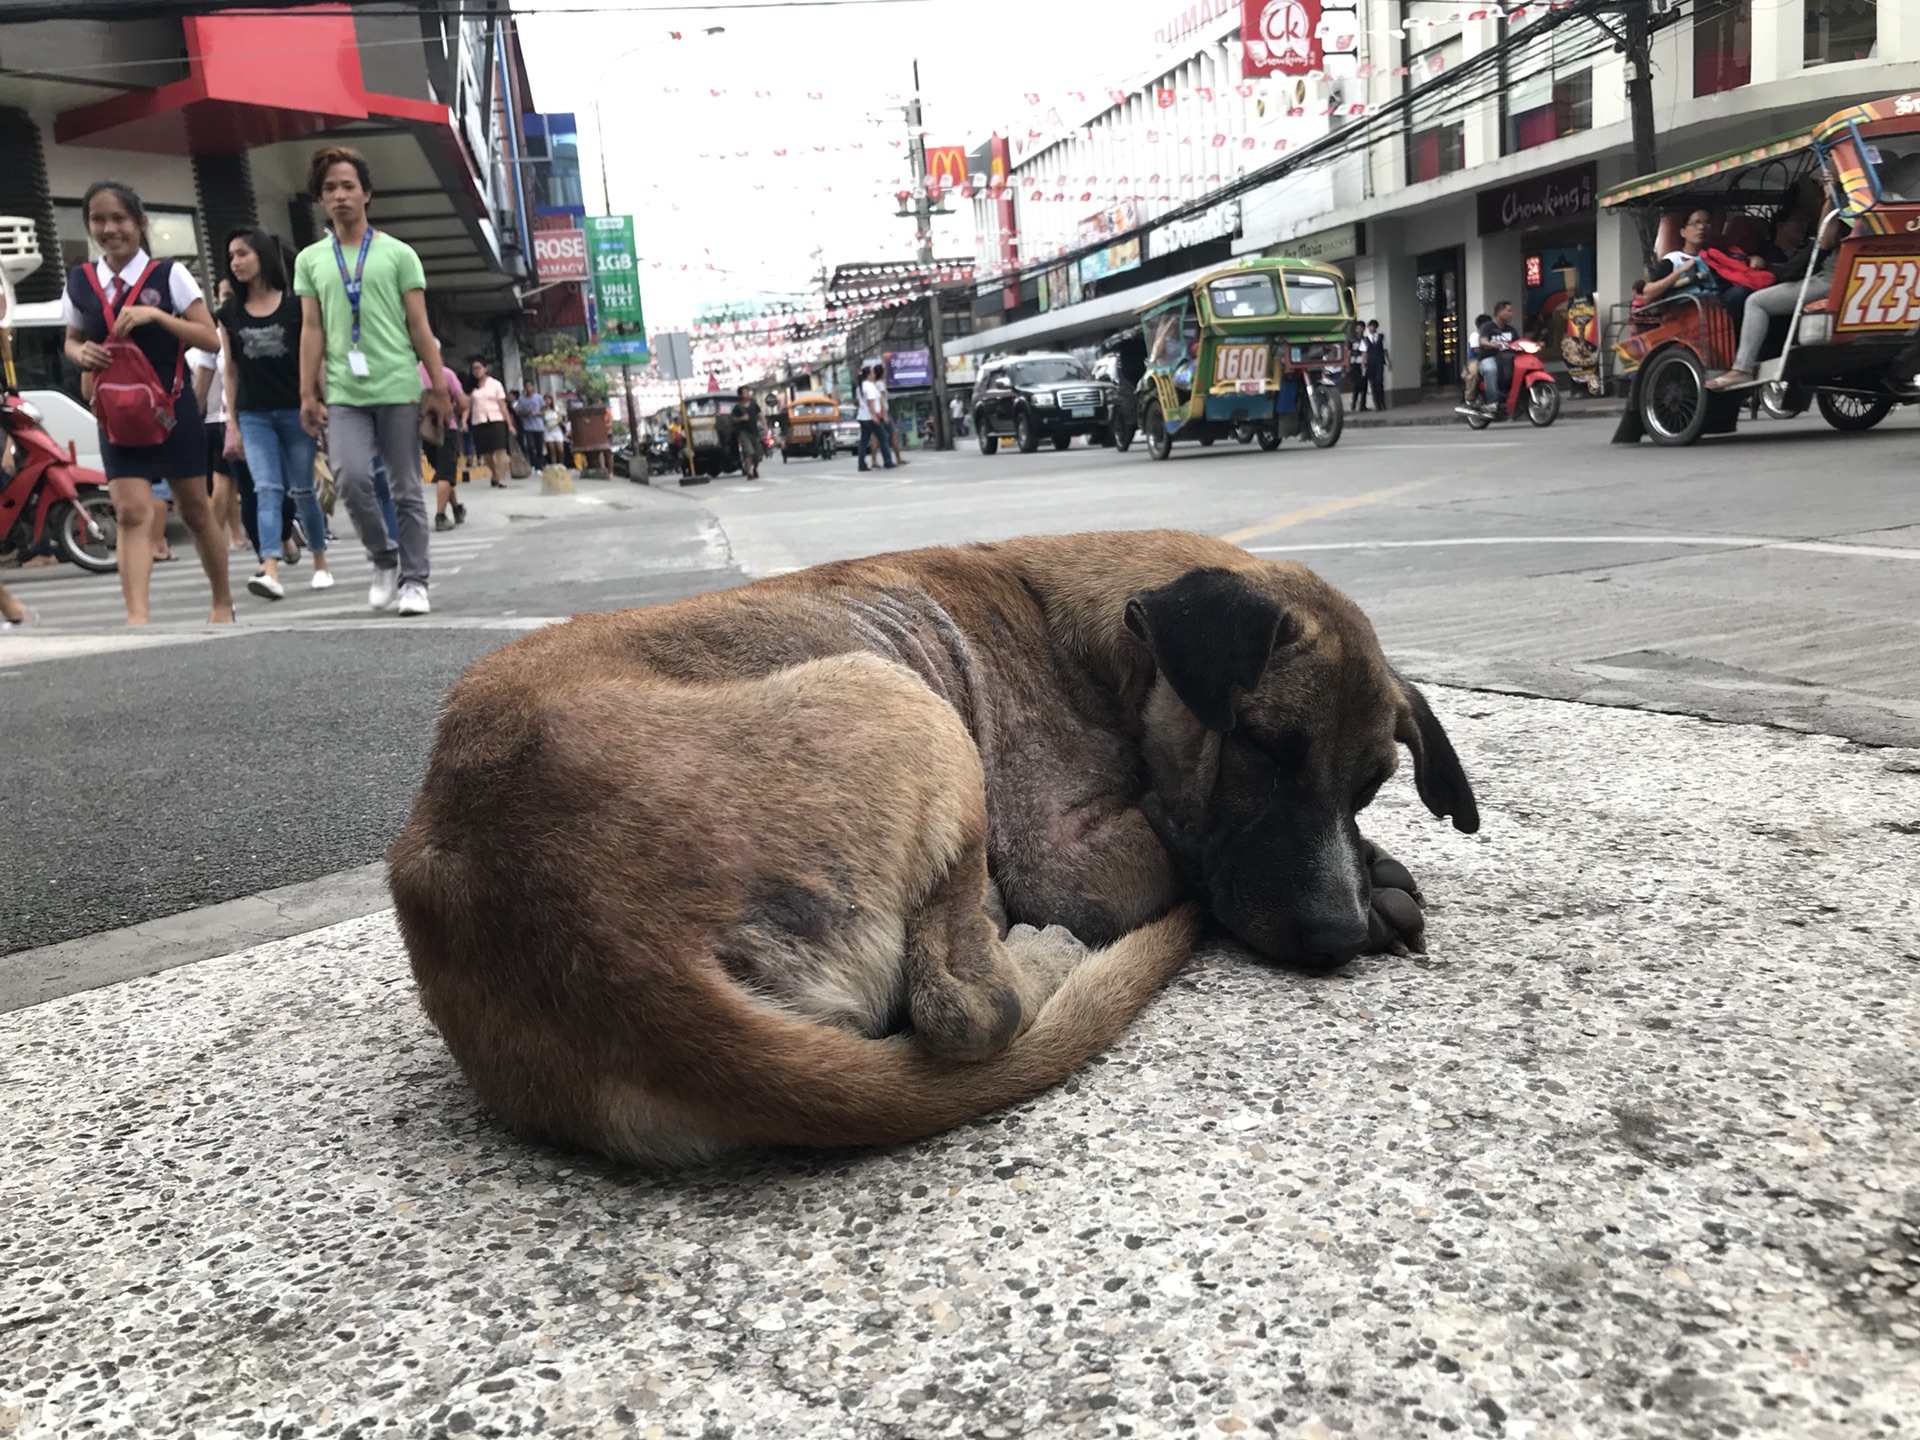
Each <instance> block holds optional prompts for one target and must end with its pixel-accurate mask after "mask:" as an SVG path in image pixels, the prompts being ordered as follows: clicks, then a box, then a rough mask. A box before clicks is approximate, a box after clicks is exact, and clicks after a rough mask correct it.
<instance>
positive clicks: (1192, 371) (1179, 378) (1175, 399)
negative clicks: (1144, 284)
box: [1137, 258, 1353, 460]
mask: <svg viewBox="0 0 1920 1440" xmlns="http://www.w3.org/2000/svg"><path fill="white" fill-rule="evenodd" d="M1137 313H1138V314H1139V316H1140V330H1141V335H1142V337H1143V339H1144V340H1145V341H1146V347H1147V371H1146V374H1145V375H1143V376H1142V377H1141V379H1140V383H1139V386H1138V387H1137V394H1138V400H1139V406H1138V408H1139V414H1140V434H1141V437H1142V438H1143V439H1144V440H1145V441H1146V444H1147V453H1148V454H1149V455H1151V456H1152V457H1153V458H1154V459H1156V460H1164V459H1166V458H1167V456H1168V455H1170V454H1172V453H1173V442H1174V441H1176V440H1197V441H1199V442H1200V444H1202V445H1211V444H1213V442H1214V441H1216V440H1220V439H1224V438H1228V437H1231V438H1233V439H1235V440H1237V441H1239V442H1240V443H1241V444H1242V445H1249V444H1252V443H1253V442H1254V441H1256V440H1257V441H1259V443H1260V448H1261V449H1262V450H1273V449H1276V448H1277V447H1278V446H1279V444H1280V442H1281V441H1282V440H1283V439H1285V438H1286V437H1287V436H1289V435H1300V434H1304V435H1306V436H1308V437H1309V438H1310V439H1311V440H1312V441H1313V443H1314V444H1315V445H1316V446H1318V447H1319V448H1321V449H1323V450H1324V449H1325V448H1326V447H1327V446H1329V445H1332V444H1334V443H1335V442H1337V441H1338V440H1339V439H1340V425H1341V419H1340V417H1341V410H1340V396H1339V391H1338V388H1337V387H1330V386H1328V385H1325V384H1323V383H1321V382H1322V377H1323V376H1324V375H1325V374H1326V373H1327V372H1328V370H1329V368H1332V369H1333V370H1334V372H1335V373H1338V372H1339V371H1340V370H1341V369H1343V368H1344V367H1345V365H1346V363H1347V327H1348V326H1349V325H1350V324H1351V323H1352V320H1353V296H1352V292H1351V291H1349V290H1348V288H1347V282H1346V277H1345V276H1343V275H1342V274H1341V273H1340V272H1339V271H1338V270H1335V269H1334V268H1332V267H1331V266H1328V265H1316V264H1314V263H1312V262H1311V261H1307V260H1288V259H1284V258H1282V259H1253V258H1250V259H1245V260H1238V261H1235V262H1234V263H1233V264H1231V265H1222V266H1221V267H1220V268H1219V269H1217V270H1209V271H1207V272H1206V273H1205V274H1203V275H1200V276H1199V277H1197V278H1196V279H1193V280H1191V281H1187V282H1185V283H1183V284H1182V285H1181V286H1180V287H1179V288H1178V289H1177V290H1172V291H1168V292H1166V293H1164V294H1162V295H1161V296H1159V297H1158V298H1156V299H1154V300H1153V301H1151V302H1149V303H1148V304H1147V305H1145V306H1143V307H1142V308H1141V309H1140V310H1139V311H1138V312H1137Z"/></svg>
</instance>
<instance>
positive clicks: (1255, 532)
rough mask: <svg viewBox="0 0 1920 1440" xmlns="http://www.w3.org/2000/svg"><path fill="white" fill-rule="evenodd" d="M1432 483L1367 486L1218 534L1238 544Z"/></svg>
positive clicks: (1373, 503)
mask: <svg viewBox="0 0 1920 1440" xmlns="http://www.w3.org/2000/svg"><path fill="white" fill-rule="evenodd" d="M1431 484H1433V481H1431V480H1410V481H1408V482H1407V483H1406V484H1405V485H1391V486H1389V487H1388V488H1386V489H1385V490H1369V491H1368V492H1367V493H1366V494H1364V495H1355V496H1353V497H1352V498H1351V499H1347V500H1328V501H1326V502H1325V503H1324V504H1321V505H1309V506H1307V508H1306V509H1304V510H1289V511H1288V512H1287V513H1286V514H1284V515H1276V516H1274V517H1273V519H1271V520H1262V521H1261V522H1260V523H1259V524H1258V525H1249V526H1247V528H1246V529H1244V530H1230V531H1228V532H1227V533H1226V534H1225V535H1222V536H1221V537H1220V538H1221V539H1222V540H1230V541H1232V542H1233V543H1234V544H1235V545H1238V544H1240V542H1241V541H1243V540H1253V539H1257V538H1258V537H1260V536H1262V535H1271V534H1272V533H1273V532H1274V531H1276V530H1285V529H1286V528H1287V527H1288V526H1290V525H1302V524H1305V523H1306V522H1307V521H1309V520H1318V519H1320V518H1321V517H1322V516H1323V515H1337V514H1339V513H1340V512H1341V511H1342V510H1352V509H1354V508H1355V507H1356V506H1360V505H1378V504H1380V503H1381V502H1382V501H1383V500H1391V499H1393V498H1394V496H1396V495H1405V494H1406V493H1407V492H1408V491H1410V490H1418V489H1420V488H1421V487H1423V486H1426V485H1431Z"/></svg>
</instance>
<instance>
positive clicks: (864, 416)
mask: <svg viewBox="0 0 1920 1440" xmlns="http://www.w3.org/2000/svg"><path fill="white" fill-rule="evenodd" d="M872 384H873V382H872V381H871V380H862V381H861V382H860V388H859V389H858V390H856V391H854V392H853V418H854V419H856V420H871V419H873V410H872V408H871V407H870V406H869V405H868V404H867V387H868V386H870V385H872Z"/></svg>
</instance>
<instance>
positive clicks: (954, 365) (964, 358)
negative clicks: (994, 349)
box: [946, 355, 980, 385]
mask: <svg viewBox="0 0 1920 1440" xmlns="http://www.w3.org/2000/svg"><path fill="white" fill-rule="evenodd" d="M946 361H947V383H948V384H949V385H971V384H973V382H974V381H975V380H977V379H979V378H980V357H979V356H978V355H949V356H947V357H946Z"/></svg>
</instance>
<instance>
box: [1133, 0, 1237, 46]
mask: <svg viewBox="0 0 1920 1440" xmlns="http://www.w3.org/2000/svg"><path fill="white" fill-rule="evenodd" d="M1235 3H1236V0H1196V3H1195V4H1192V5H1185V6H1182V7H1181V9H1180V11H1179V12H1178V13H1177V14H1176V15H1175V16H1174V17H1173V18H1172V19H1171V20H1169V21H1168V22H1167V23H1166V24H1164V25H1162V26H1161V27H1160V28H1159V29H1158V30H1156V31H1154V32H1153V43H1154V44H1156V45H1158V46H1159V47H1160V48H1161V49H1162V50H1170V49H1172V48H1173V47H1174V46H1175V45H1178V44H1179V43H1180V42H1181V41H1182V40H1184V39H1186V38H1187V37H1188V36H1189V35H1195V34H1198V33H1199V32H1200V31H1202V30H1204V29H1206V28H1207V27H1208V26H1209V25H1211V24H1213V22H1214V21H1216V20H1221V19H1224V18H1226V17H1227V16H1228V15H1231V14H1232V13H1233V7H1234V4H1235Z"/></svg>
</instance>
